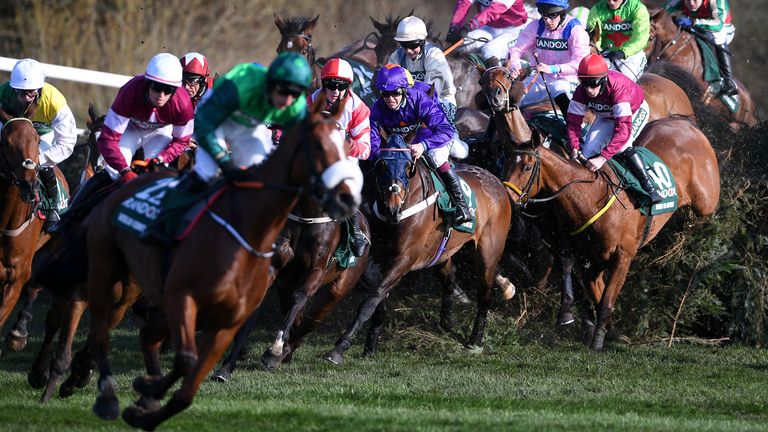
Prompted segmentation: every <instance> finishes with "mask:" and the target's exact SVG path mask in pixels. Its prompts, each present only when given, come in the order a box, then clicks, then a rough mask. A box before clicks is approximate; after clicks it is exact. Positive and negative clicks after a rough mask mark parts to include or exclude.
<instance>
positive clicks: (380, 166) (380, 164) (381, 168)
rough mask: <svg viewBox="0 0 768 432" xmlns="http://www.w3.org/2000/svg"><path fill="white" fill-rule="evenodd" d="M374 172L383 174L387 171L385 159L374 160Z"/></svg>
mask: <svg viewBox="0 0 768 432" xmlns="http://www.w3.org/2000/svg"><path fill="white" fill-rule="evenodd" d="M376 172H377V173H378V174H379V175H384V174H386V173H387V161H385V160H384V159H379V160H378V161H376Z"/></svg>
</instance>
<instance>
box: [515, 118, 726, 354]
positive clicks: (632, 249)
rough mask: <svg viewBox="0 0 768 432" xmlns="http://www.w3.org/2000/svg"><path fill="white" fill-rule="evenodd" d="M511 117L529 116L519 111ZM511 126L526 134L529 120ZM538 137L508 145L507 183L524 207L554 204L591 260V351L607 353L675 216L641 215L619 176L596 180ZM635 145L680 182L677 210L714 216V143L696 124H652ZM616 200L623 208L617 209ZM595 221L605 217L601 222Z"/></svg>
mask: <svg viewBox="0 0 768 432" xmlns="http://www.w3.org/2000/svg"><path fill="white" fill-rule="evenodd" d="M507 116H508V117H511V116H520V117H522V116H521V115H520V114H519V111H512V112H510V113H508V114H507ZM510 124H514V127H516V128H522V129H526V128H527V126H526V124H525V121H524V120H523V121H521V120H517V121H510ZM530 134H531V132H530V130H527V131H525V130H523V131H522V132H520V133H517V134H515V135H522V136H525V135H528V136H531V135H530ZM533 138H534V139H533V140H530V139H529V140H526V141H521V143H523V144H526V145H527V146H529V147H525V146H524V147H517V146H511V145H510V144H509V142H505V146H506V150H507V151H508V152H509V153H511V154H513V155H515V158H514V159H513V160H511V161H510V162H509V163H508V164H507V173H506V175H505V178H506V179H507V181H508V183H509V184H510V185H511V188H513V189H514V190H516V191H517V193H518V194H519V196H520V199H519V200H518V201H517V202H518V203H519V204H522V203H524V202H526V200H527V202H533V203H540V202H544V201H551V204H549V206H550V207H551V208H552V210H554V215H555V217H556V219H557V223H558V224H559V225H560V226H561V227H562V231H564V232H568V233H569V234H570V235H571V237H570V240H569V241H570V243H571V244H572V245H573V247H574V249H575V250H576V252H577V254H579V255H580V256H581V257H583V258H584V259H586V260H587V261H589V263H590V266H589V268H588V269H586V274H585V278H586V282H587V283H588V285H589V287H590V289H591V291H592V295H593V298H594V300H595V302H597V303H598V304H599V306H598V315H597V323H596V325H595V328H594V332H593V335H592V341H591V346H592V348H593V349H596V350H600V349H602V348H603V345H604V341H605V334H606V327H607V325H608V324H609V321H610V318H611V312H612V311H613V308H614V305H615V302H616V298H617V297H618V295H619V292H620V291H621V288H622V286H623V285H624V281H625V279H626V277H627V273H628V271H629V266H630V264H631V262H632V259H633V258H634V256H635V254H636V253H637V251H638V249H639V248H640V247H642V246H644V245H645V244H647V243H648V242H649V241H650V240H652V239H653V238H654V237H655V236H656V234H658V232H659V231H660V230H661V228H662V227H663V226H664V224H665V223H666V222H667V221H668V220H669V219H670V218H671V217H672V213H671V212H668V213H662V214H659V215H656V216H652V217H648V216H644V215H642V214H641V213H640V210H638V209H635V208H634V206H632V204H631V200H630V198H629V196H628V195H627V193H626V192H625V191H624V190H623V189H621V188H618V187H616V185H617V184H618V183H619V179H617V178H616V176H615V174H614V173H613V172H611V171H610V170H603V171H601V173H599V174H595V173H592V172H590V171H589V170H588V169H586V168H585V167H583V166H582V165H580V164H579V163H577V162H574V161H571V160H569V159H568V158H567V157H564V156H563V154H562V152H558V151H555V150H552V149H549V148H547V147H545V146H542V145H539V144H540V140H539V139H538V135H536V134H534V135H533ZM635 146H642V147H647V148H648V149H650V150H652V151H653V152H654V153H656V155H658V156H659V157H660V158H661V159H662V160H663V161H664V162H665V163H666V164H667V166H668V167H669V170H670V171H671V174H672V175H673V177H674V179H675V182H676V183H677V189H676V193H677V196H678V206H680V207H682V206H686V205H690V206H691V207H692V208H693V210H694V211H695V212H696V213H697V214H699V215H703V216H706V215H711V214H712V213H714V211H715V209H716V207H717V203H718V200H719V197H720V172H719V170H718V167H717V159H716V157H715V152H714V150H713V149H712V146H711V145H710V143H709V140H708V139H707V138H706V137H705V136H704V134H703V133H701V131H700V130H699V129H698V128H696V126H694V125H693V123H691V122H690V120H688V119H686V118H682V117H670V118H666V119H661V120H657V121H654V122H651V123H649V124H648V125H647V126H646V127H645V129H644V130H643V132H642V133H641V134H640V136H639V137H638V138H637V140H636V141H635ZM614 199H618V201H619V202H620V203H622V204H623V205H611V204H613V202H614ZM596 214H602V216H599V217H598V218H597V219H596V220H595V218H594V216H595V215H596ZM587 221H592V222H593V223H592V224H591V225H590V224H589V222H587ZM585 222H586V223H585ZM606 271H607V272H608V273H609V275H610V276H609V279H608V283H607V284H606V283H605V281H604V279H603V275H604V274H605V272H606ZM561 313H562V311H561Z"/></svg>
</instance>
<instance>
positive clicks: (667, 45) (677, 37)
mask: <svg viewBox="0 0 768 432" xmlns="http://www.w3.org/2000/svg"><path fill="white" fill-rule="evenodd" d="M649 12H650V15H651V30H650V41H649V43H648V46H647V47H646V51H645V52H646V55H647V56H648V63H649V64H653V63H655V62H658V61H662V60H666V61H670V62H672V63H674V64H677V65H679V66H681V67H682V68H683V69H684V70H686V71H688V72H690V73H691V74H692V75H693V76H694V77H695V78H696V80H697V81H698V84H699V86H700V90H701V91H703V93H704V103H705V104H707V105H711V106H713V107H715V108H717V109H718V111H719V112H720V113H721V114H722V115H723V117H725V118H728V119H730V120H731V128H732V129H733V130H736V129H738V127H739V126H740V125H741V124H746V125H747V126H756V125H757V123H758V118H757V114H756V108H755V106H754V103H753V101H752V98H751V96H750V95H749V92H748V91H747V89H746V87H744V85H743V84H742V83H741V82H739V81H738V80H734V81H735V82H736V85H737V87H738V89H739V94H738V97H739V101H740V106H739V109H738V111H736V112H735V113H734V112H731V111H730V110H729V109H728V107H727V106H726V105H725V104H724V103H723V101H722V100H720V98H719V97H717V96H716V95H713V94H712V93H711V91H709V90H708V88H709V83H707V82H706V81H704V62H703V59H702V55H701V51H700V49H699V45H698V42H696V38H695V37H694V36H693V35H692V34H691V33H689V32H684V31H682V30H681V29H680V28H679V27H678V26H677V25H676V24H675V22H674V21H673V20H672V17H671V16H670V15H669V14H668V13H667V12H666V9H664V8H660V9H651V10H650V11H649Z"/></svg>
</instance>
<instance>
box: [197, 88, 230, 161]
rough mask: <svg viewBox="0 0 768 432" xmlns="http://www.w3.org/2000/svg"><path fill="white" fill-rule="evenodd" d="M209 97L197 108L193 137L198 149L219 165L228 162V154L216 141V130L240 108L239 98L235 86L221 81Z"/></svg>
mask: <svg viewBox="0 0 768 432" xmlns="http://www.w3.org/2000/svg"><path fill="white" fill-rule="evenodd" d="M222 80H223V82H222V83H221V84H219V85H218V86H216V88H214V89H212V90H209V91H210V92H211V95H210V96H209V97H208V98H206V99H205V100H204V101H202V102H201V103H200V105H198V106H197V112H196V113H195V123H194V124H195V137H196V138H197V144H198V146H199V147H201V148H203V149H205V151H206V152H208V154H209V155H211V157H212V158H213V159H214V160H215V161H216V163H218V164H219V165H221V164H222V163H224V162H227V161H229V160H230V156H229V153H228V152H227V150H226V149H225V148H223V147H222V146H221V145H220V144H219V142H218V140H217V139H216V129H218V127H219V126H220V125H221V124H222V123H224V121H225V120H226V119H227V118H228V117H229V116H230V114H232V113H233V112H235V111H236V110H237V109H238V108H239V107H240V96H239V94H238V91H237V88H236V87H235V84H234V83H233V82H232V81H230V80H226V79H223V78H222Z"/></svg>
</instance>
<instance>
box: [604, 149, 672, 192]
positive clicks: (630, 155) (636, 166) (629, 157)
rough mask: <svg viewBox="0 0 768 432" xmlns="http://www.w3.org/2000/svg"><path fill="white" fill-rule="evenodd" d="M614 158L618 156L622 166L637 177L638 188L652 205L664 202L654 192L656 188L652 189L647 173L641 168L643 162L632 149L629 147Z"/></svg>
mask: <svg viewBox="0 0 768 432" xmlns="http://www.w3.org/2000/svg"><path fill="white" fill-rule="evenodd" d="M616 156H619V157H620V158H621V161H622V162H623V163H624V165H625V166H626V167H627V168H629V171H631V172H632V174H634V176H635V177H637V180H638V181H639V182H640V186H641V187H642V188H643V190H644V191H645V193H647V194H648V196H650V197H651V202H652V203H653V204H656V203H659V202H661V201H663V200H664V198H663V197H662V196H661V195H659V193H658V192H656V188H655V187H653V183H651V179H650V177H648V173H647V172H645V168H644V167H643V160H642V159H641V158H640V155H639V154H637V152H636V151H635V148H634V147H630V148H628V149H626V150H624V151H623V152H621V153H620V154H618V155H616Z"/></svg>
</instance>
